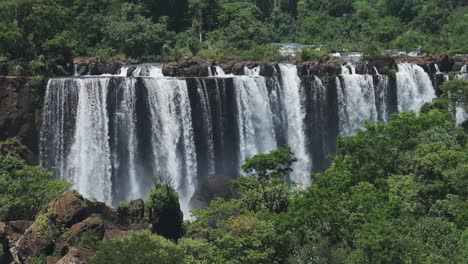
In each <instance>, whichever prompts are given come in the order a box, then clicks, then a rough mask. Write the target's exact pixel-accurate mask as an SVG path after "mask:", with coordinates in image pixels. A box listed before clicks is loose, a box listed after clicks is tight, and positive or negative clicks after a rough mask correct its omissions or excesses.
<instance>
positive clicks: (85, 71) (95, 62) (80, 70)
mask: <svg viewBox="0 0 468 264" xmlns="http://www.w3.org/2000/svg"><path fill="white" fill-rule="evenodd" d="M73 63H74V65H75V71H76V72H75V73H74V74H76V75H102V74H118V73H119V71H120V68H121V67H122V66H123V65H125V64H135V63H138V61H137V60H132V59H121V60H108V61H104V60H101V59H100V58H75V59H74V61H73Z"/></svg>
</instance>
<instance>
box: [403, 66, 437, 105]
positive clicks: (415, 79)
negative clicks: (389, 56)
mask: <svg viewBox="0 0 468 264" xmlns="http://www.w3.org/2000/svg"><path fill="white" fill-rule="evenodd" d="M396 77H397V96H398V111H399V112H404V111H411V112H414V113H419V109H421V107H422V106H423V105H424V104H425V103H427V102H431V101H432V100H433V99H434V98H436V95H435V90H434V87H433V86H432V82H431V79H430V77H429V75H428V74H427V73H426V72H425V71H424V70H423V68H421V67H420V66H418V65H415V64H409V63H399V64H398V72H397V74H396Z"/></svg>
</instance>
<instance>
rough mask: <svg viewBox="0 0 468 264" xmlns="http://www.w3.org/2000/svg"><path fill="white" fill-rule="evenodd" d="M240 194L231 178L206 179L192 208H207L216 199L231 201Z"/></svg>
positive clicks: (193, 201) (215, 177) (195, 197)
mask: <svg viewBox="0 0 468 264" xmlns="http://www.w3.org/2000/svg"><path fill="white" fill-rule="evenodd" d="M238 196H239V194H238V193H237V190H236V189H235V188H234V186H233V185H232V182H231V178H229V177H225V176H211V177H208V178H207V179H205V180H204V181H203V182H202V183H201V186H200V189H199V190H198V191H197V192H196V193H195V195H194V197H193V198H192V206H193V207H195V208H206V207H208V205H209V203H210V201H212V200H213V199H214V198H216V197H220V198H223V199H225V200H230V199H233V198H236V197H238Z"/></svg>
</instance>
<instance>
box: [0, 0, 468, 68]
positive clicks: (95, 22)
mask: <svg viewBox="0 0 468 264" xmlns="http://www.w3.org/2000/svg"><path fill="white" fill-rule="evenodd" d="M467 14H468V6H467V3H466V1H464V0H358V1H355V0H333V1H332V0H298V1H294V0H174V1H166V0H131V1H130V0H87V1H73V0H3V1H1V3H0V72H3V74H9V75H45V74H47V73H49V72H50V71H48V70H47V69H48V68H50V67H51V65H56V64H59V65H60V64H62V65H63V64H66V63H68V62H70V61H71V60H72V58H73V57H80V56H88V57H99V58H102V59H108V58H122V57H131V58H138V59H141V60H143V61H170V60H175V59H178V58H180V57H182V56H191V55H198V56H201V57H206V58H217V59H256V60H273V61H275V60H276V61H277V60H281V59H282V58H281V56H280V55H279V53H278V51H277V48H275V46H271V45H269V44H271V43H278V42H283V43H284V42H297V43H301V44H310V45H321V46H322V47H323V48H322V50H323V51H324V52H332V51H337V52H339V51H343V50H347V51H364V52H366V53H369V54H378V53H382V52H384V50H385V49H404V50H406V51H411V50H414V49H418V48H421V49H423V50H425V51H427V52H430V53H437V52H444V53H450V54H455V53H467V52H468V46H467V45H468V44H467V43H468V39H467V34H466V28H468V17H467Z"/></svg>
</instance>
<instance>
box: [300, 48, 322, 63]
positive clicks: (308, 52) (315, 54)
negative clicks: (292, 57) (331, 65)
mask: <svg viewBox="0 0 468 264" xmlns="http://www.w3.org/2000/svg"><path fill="white" fill-rule="evenodd" d="M300 57H301V60H302V61H307V60H318V59H320V58H321V57H322V54H321V52H320V51H318V50H315V49H312V48H303V49H302V50H301V53H300Z"/></svg>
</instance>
